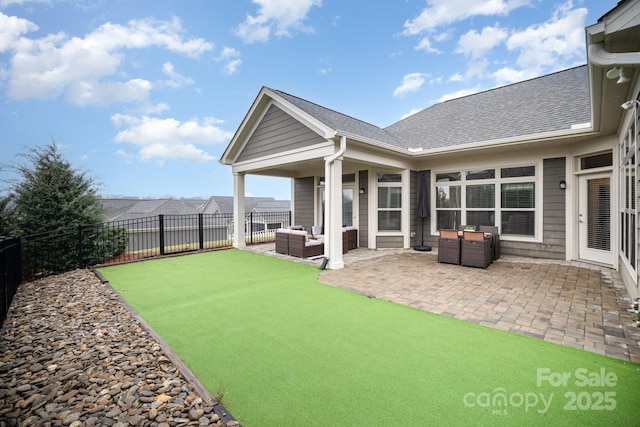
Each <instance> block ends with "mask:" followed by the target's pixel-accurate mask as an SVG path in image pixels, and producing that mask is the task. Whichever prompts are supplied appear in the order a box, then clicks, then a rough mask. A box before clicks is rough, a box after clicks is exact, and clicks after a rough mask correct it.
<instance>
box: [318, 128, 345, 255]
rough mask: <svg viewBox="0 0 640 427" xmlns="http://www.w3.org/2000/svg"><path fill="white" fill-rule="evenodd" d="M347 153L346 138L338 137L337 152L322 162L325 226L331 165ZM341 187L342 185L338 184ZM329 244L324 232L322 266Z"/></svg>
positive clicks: (329, 209)
mask: <svg viewBox="0 0 640 427" xmlns="http://www.w3.org/2000/svg"><path fill="white" fill-rule="evenodd" d="M345 151H347V137H346V136H342V137H340V147H339V148H338V151H336V152H335V153H333V154H332V155H331V156H329V157H327V158H326V159H325V161H324V179H325V181H324V182H325V187H324V194H325V198H324V218H325V226H326V225H327V220H328V219H329V218H330V213H331V207H332V206H331V199H332V197H330V195H331V194H332V193H333V187H334V186H335V184H334V182H333V180H332V179H331V164H332V163H333V162H334V161H335V160H336V159H337V158H338V157H340V156H342V155H343V154H344V152H345ZM340 185H342V183H340ZM330 244H331V232H329V233H327V232H326V231H325V238H324V261H323V263H322V266H323V267H324V266H326V264H327V261H329V247H330V246H329V245H330Z"/></svg>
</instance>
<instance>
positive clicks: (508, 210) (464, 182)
mask: <svg viewBox="0 0 640 427" xmlns="http://www.w3.org/2000/svg"><path fill="white" fill-rule="evenodd" d="M535 201H536V167H535V166H533V165H525V166H516V167H505V168H499V169H482V170H468V171H455V172H445V173H437V174H436V203H435V204H436V221H437V227H438V229H457V228H458V227H459V226H460V225H461V224H469V225H476V226H478V225H492V226H501V234H503V235H514V236H525V237H533V236H535V231H536V230H535V223H536V221H535V220H536V211H535Z"/></svg>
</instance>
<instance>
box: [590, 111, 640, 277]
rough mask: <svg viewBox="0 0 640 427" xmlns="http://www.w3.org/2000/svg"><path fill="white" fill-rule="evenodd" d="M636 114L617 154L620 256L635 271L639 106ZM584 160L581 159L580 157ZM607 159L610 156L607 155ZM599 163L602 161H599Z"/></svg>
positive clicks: (639, 131) (636, 259)
mask: <svg viewBox="0 0 640 427" xmlns="http://www.w3.org/2000/svg"><path fill="white" fill-rule="evenodd" d="M634 113H635V117H634V118H632V119H631V121H630V123H629V127H628V128H627V130H626V131H625V132H624V134H623V138H622V140H621V141H620V147H619V151H618V154H619V156H620V167H619V170H618V176H619V178H620V190H619V191H620V256H621V257H622V258H623V259H625V260H626V263H627V264H628V265H629V266H630V267H631V268H632V269H633V270H635V271H637V270H638V266H637V265H636V264H637V263H638V258H639V257H637V254H636V247H637V246H636V245H637V241H636V233H637V231H636V223H637V222H638V220H637V215H638V209H637V206H636V197H637V195H636V181H637V179H638V176H637V168H638V156H637V154H636V153H637V152H638V143H639V142H640V110H639V109H637V108H636V109H634ZM581 160H582V159H581ZM607 160H608V159H607ZM593 164H594V161H593V160H591V161H587V160H585V161H581V166H583V165H584V166H589V165H593ZM596 165H597V166H600V165H601V163H598V164H596Z"/></svg>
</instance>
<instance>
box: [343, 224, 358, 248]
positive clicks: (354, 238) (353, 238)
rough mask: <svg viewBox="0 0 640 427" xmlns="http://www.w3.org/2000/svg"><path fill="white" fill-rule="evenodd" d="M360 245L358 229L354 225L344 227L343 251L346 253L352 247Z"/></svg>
mask: <svg viewBox="0 0 640 427" xmlns="http://www.w3.org/2000/svg"><path fill="white" fill-rule="evenodd" d="M357 247H358V230H357V229H356V228H353V227H344V228H343V229H342V252H343V253H346V252H347V251H349V250H351V249H356V248H357Z"/></svg>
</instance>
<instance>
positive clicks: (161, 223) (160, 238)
mask: <svg viewBox="0 0 640 427" xmlns="http://www.w3.org/2000/svg"><path fill="white" fill-rule="evenodd" d="M158 222H159V227H158V232H159V233H160V235H159V236H158V241H159V242H160V255H164V215H162V214H160V215H158Z"/></svg>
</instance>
